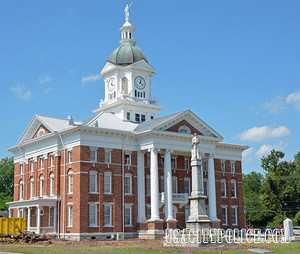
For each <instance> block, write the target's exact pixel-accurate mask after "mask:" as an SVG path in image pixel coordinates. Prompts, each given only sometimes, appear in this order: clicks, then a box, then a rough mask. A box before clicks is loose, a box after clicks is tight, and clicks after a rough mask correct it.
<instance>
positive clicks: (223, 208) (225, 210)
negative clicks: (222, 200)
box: [222, 206, 228, 225]
mask: <svg viewBox="0 0 300 254" xmlns="http://www.w3.org/2000/svg"><path fill="white" fill-rule="evenodd" d="M222 225H228V221H227V206H222Z"/></svg>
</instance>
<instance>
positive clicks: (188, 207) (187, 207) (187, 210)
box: [184, 206, 190, 221]
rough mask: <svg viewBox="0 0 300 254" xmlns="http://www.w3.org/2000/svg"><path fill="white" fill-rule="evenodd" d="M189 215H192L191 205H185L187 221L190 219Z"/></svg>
mask: <svg viewBox="0 0 300 254" xmlns="http://www.w3.org/2000/svg"><path fill="white" fill-rule="evenodd" d="M189 216H190V206H185V209H184V217H185V221H187V220H188V219H189Z"/></svg>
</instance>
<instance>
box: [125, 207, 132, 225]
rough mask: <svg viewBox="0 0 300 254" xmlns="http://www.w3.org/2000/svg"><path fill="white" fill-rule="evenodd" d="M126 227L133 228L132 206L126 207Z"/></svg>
mask: <svg viewBox="0 0 300 254" xmlns="http://www.w3.org/2000/svg"><path fill="white" fill-rule="evenodd" d="M125 226H132V206H131V205H125Z"/></svg>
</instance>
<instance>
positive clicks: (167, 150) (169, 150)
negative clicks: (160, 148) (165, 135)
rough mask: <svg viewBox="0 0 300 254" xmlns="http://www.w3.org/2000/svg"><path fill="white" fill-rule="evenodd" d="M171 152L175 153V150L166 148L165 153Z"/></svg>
mask: <svg viewBox="0 0 300 254" xmlns="http://www.w3.org/2000/svg"><path fill="white" fill-rule="evenodd" d="M171 153H173V150H172V149H166V150H165V154H171Z"/></svg>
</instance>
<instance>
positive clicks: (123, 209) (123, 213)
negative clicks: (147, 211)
mask: <svg viewBox="0 0 300 254" xmlns="http://www.w3.org/2000/svg"><path fill="white" fill-rule="evenodd" d="M128 136H129V134H127V135H126V138H125V141H124V139H123V143H122V229H123V235H124V238H125V203H124V197H125V196H124V190H125V186H124V169H125V165H124V164H125V163H124V162H125V160H124V159H125V150H124V146H125V144H126V141H127V139H128Z"/></svg>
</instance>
